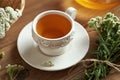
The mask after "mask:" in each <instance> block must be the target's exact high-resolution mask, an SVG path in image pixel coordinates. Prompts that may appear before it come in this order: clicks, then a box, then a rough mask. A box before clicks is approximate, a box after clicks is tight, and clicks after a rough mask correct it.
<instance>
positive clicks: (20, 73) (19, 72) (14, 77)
mask: <svg viewBox="0 0 120 80" xmlns="http://www.w3.org/2000/svg"><path fill="white" fill-rule="evenodd" d="M6 69H7V73H8V74H9V77H10V80H24V79H25V78H26V76H28V75H29V73H28V70H27V69H25V68H24V67H23V66H21V65H16V64H15V65H10V64H8V65H7V66H6Z"/></svg>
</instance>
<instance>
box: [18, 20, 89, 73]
mask: <svg viewBox="0 0 120 80" xmlns="http://www.w3.org/2000/svg"><path fill="white" fill-rule="evenodd" d="M30 24H32V21H31V22H29V23H28V24H27V25H25V26H24V28H23V29H22V30H21V31H20V33H19V36H18V39H17V48H18V52H19V55H20V56H21V58H22V59H23V60H24V61H25V62H26V63H27V64H29V65H30V66H31V67H33V68H36V69H39V70H43V71H60V70H64V69H67V68H70V67H72V66H74V65H76V64H78V63H79V61H81V60H82V59H83V58H84V57H85V56H86V54H87V52H88V50H89V47H90V38H89V35H88V33H87V31H86V30H85V28H84V27H83V26H82V25H81V24H80V23H78V22H76V21H74V24H77V25H79V26H80V27H82V29H83V30H84V31H85V32H86V36H87V39H88V47H87V49H86V52H85V53H84V56H83V57H82V58H81V59H79V60H78V61H77V62H75V63H74V64H72V65H70V66H67V67H65V68H61V69H49V68H40V67H38V66H35V65H34V64H32V63H30V62H29V61H28V60H26V59H25V58H24V56H23V55H22V53H20V52H21V51H20V49H19V37H20V34H21V33H22V32H23V30H24V29H25V28H26V27H28V26H29V25H30ZM44 56H46V55H44Z"/></svg>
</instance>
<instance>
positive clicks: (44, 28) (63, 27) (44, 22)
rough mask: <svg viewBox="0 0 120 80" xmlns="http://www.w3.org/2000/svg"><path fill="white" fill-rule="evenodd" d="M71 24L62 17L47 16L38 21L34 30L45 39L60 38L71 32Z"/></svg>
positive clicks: (55, 15) (56, 15)
mask: <svg viewBox="0 0 120 80" xmlns="http://www.w3.org/2000/svg"><path fill="white" fill-rule="evenodd" d="M71 26H72V25H71V22H70V21H69V20H68V19H67V18H66V17H64V16H62V15H58V14H48V15H45V16H43V17H42V18H40V19H39V21H38V22H37V25H36V30H37V32H38V34H39V35H41V36H43V37H45V38H52V39H53V38H60V37H63V36H65V35H66V34H67V33H69V32H70V30H71V28H72V27H71Z"/></svg>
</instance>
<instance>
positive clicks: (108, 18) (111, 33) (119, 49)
mask: <svg viewBox="0 0 120 80" xmlns="http://www.w3.org/2000/svg"><path fill="white" fill-rule="evenodd" d="M89 26H90V27H92V28H94V29H95V30H96V31H97V32H98V40H97V43H96V44H97V49H96V50H95V52H94V54H93V55H94V57H95V58H96V59H98V60H107V61H109V62H112V63H114V62H116V61H117V60H119V59H120V22H119V19H118V17H117V16H115V15H114V14H112V13H107V14H106V15H105V17H104V18H103V19H102V17H96V18H91V19H90V21H89ZM110 70H111V67H110V66H108V65H107V64H105V63H101V62H93V63H92V66H91V67H90V68H88V69H86V71H85V76H84V78H83V80H100V78H105V77H106V76H107V74H108V73H109V72H110Z"/></svg>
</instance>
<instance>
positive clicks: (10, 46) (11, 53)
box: [0, 0, 120, 80]
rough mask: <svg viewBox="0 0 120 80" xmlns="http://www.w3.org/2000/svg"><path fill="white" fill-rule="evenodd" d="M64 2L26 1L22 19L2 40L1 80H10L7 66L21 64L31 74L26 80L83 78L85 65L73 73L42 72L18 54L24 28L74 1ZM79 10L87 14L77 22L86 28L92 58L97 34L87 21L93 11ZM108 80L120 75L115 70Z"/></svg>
mask: <svg viewBox="0 0 120 80" xmlns="http://www.w3.org/2000/svg"><path fill="white" fill-rule="evenodd" d="M64 1H65V0H64ZM64 1H62V0H26V2H25V3H26V4H25V9H24V11H23V15H22V17H20V19H19V20H18V21H17V22H16V23H14V24H13V25H12V26H11V28H10V30H9V31H8V32H7V35H6V37H5V38H4V39H1V40H0V51H4V52H5V56H4V57H3V59H2V60H1V61H0V65H2V69H1V70H0V80H9V78H8V75H7V74H6V69H5V66H6V65H7V64H20V65H23V66H24V67H25V68H27V69H28V70H29V72H30V74H29V76H28V77H27V78H26V80H72V79H73V78H75V77H81V76H83V72H84V69H85V68H84V67H83V64H79V65H76V66H75V67H74V69H73V71H70V70H71V68H73V67H71V68H68V69H65V70H62V71H53V72H50V71H48V72H47V71H41V70H38V69H35V68H33V67H31V66H29V65H28V64H27V63H25V62H24V61H23V60H22V58H21V57H20V55H19V53H18V49H17V38H18V35H19V33H20V31H21V30H22V29H23V28H24V26H25V25H27V24H28V23H29V22H31V21H32V20H33V19H34V18H35V16H36V15H37V14H39V13H40V12H42V11H46V10H50V9H54V10H62V11H65V9H66V8H67V7H68V6H67V5H69V6H73V5H71V4H70V2H69V1H72V0H66V2H67V5H65V6H64V4H65V3H64ZM75 6H76V7H77V6H78V5H75ZM78 7H79V6H78ZM77 9H78V10H79V9H80V11H81V10H82V11H84V12H82V13H87V14H85V15H81V14H78V18H80V19H77V21H78V22H79V23H81V24H82V25H83V26H84V27H85V29H86V30H87V32H88V34H89V37H90V48H89V51H88V53H87V55H86V57H85V58H91V57H92V51H93V50H94V49H95V41H96V38H97V34H96V32H95V31H94V30H93V29H90V28H88V27H87V21H88V19H89V18H90V16H94V15H93V13H92V12H91V11H90V12H89V10H88V9H85V10H84V8H83V7H80V8H77ZM105 12H106V11H105ZM105 12H104V13H105ZM102 13H103V12H95V14H96V15H101V14H102ZM96 15H95V16H96ZM27 34H29V33H27ZM23 45H27V44H23ZM85 58H84V59H85ZM107 80H120V73H119V72H117V71H114V70H113V71H112V72H111V73H110V74H109V75H108V76H107Z"/></svg>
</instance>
